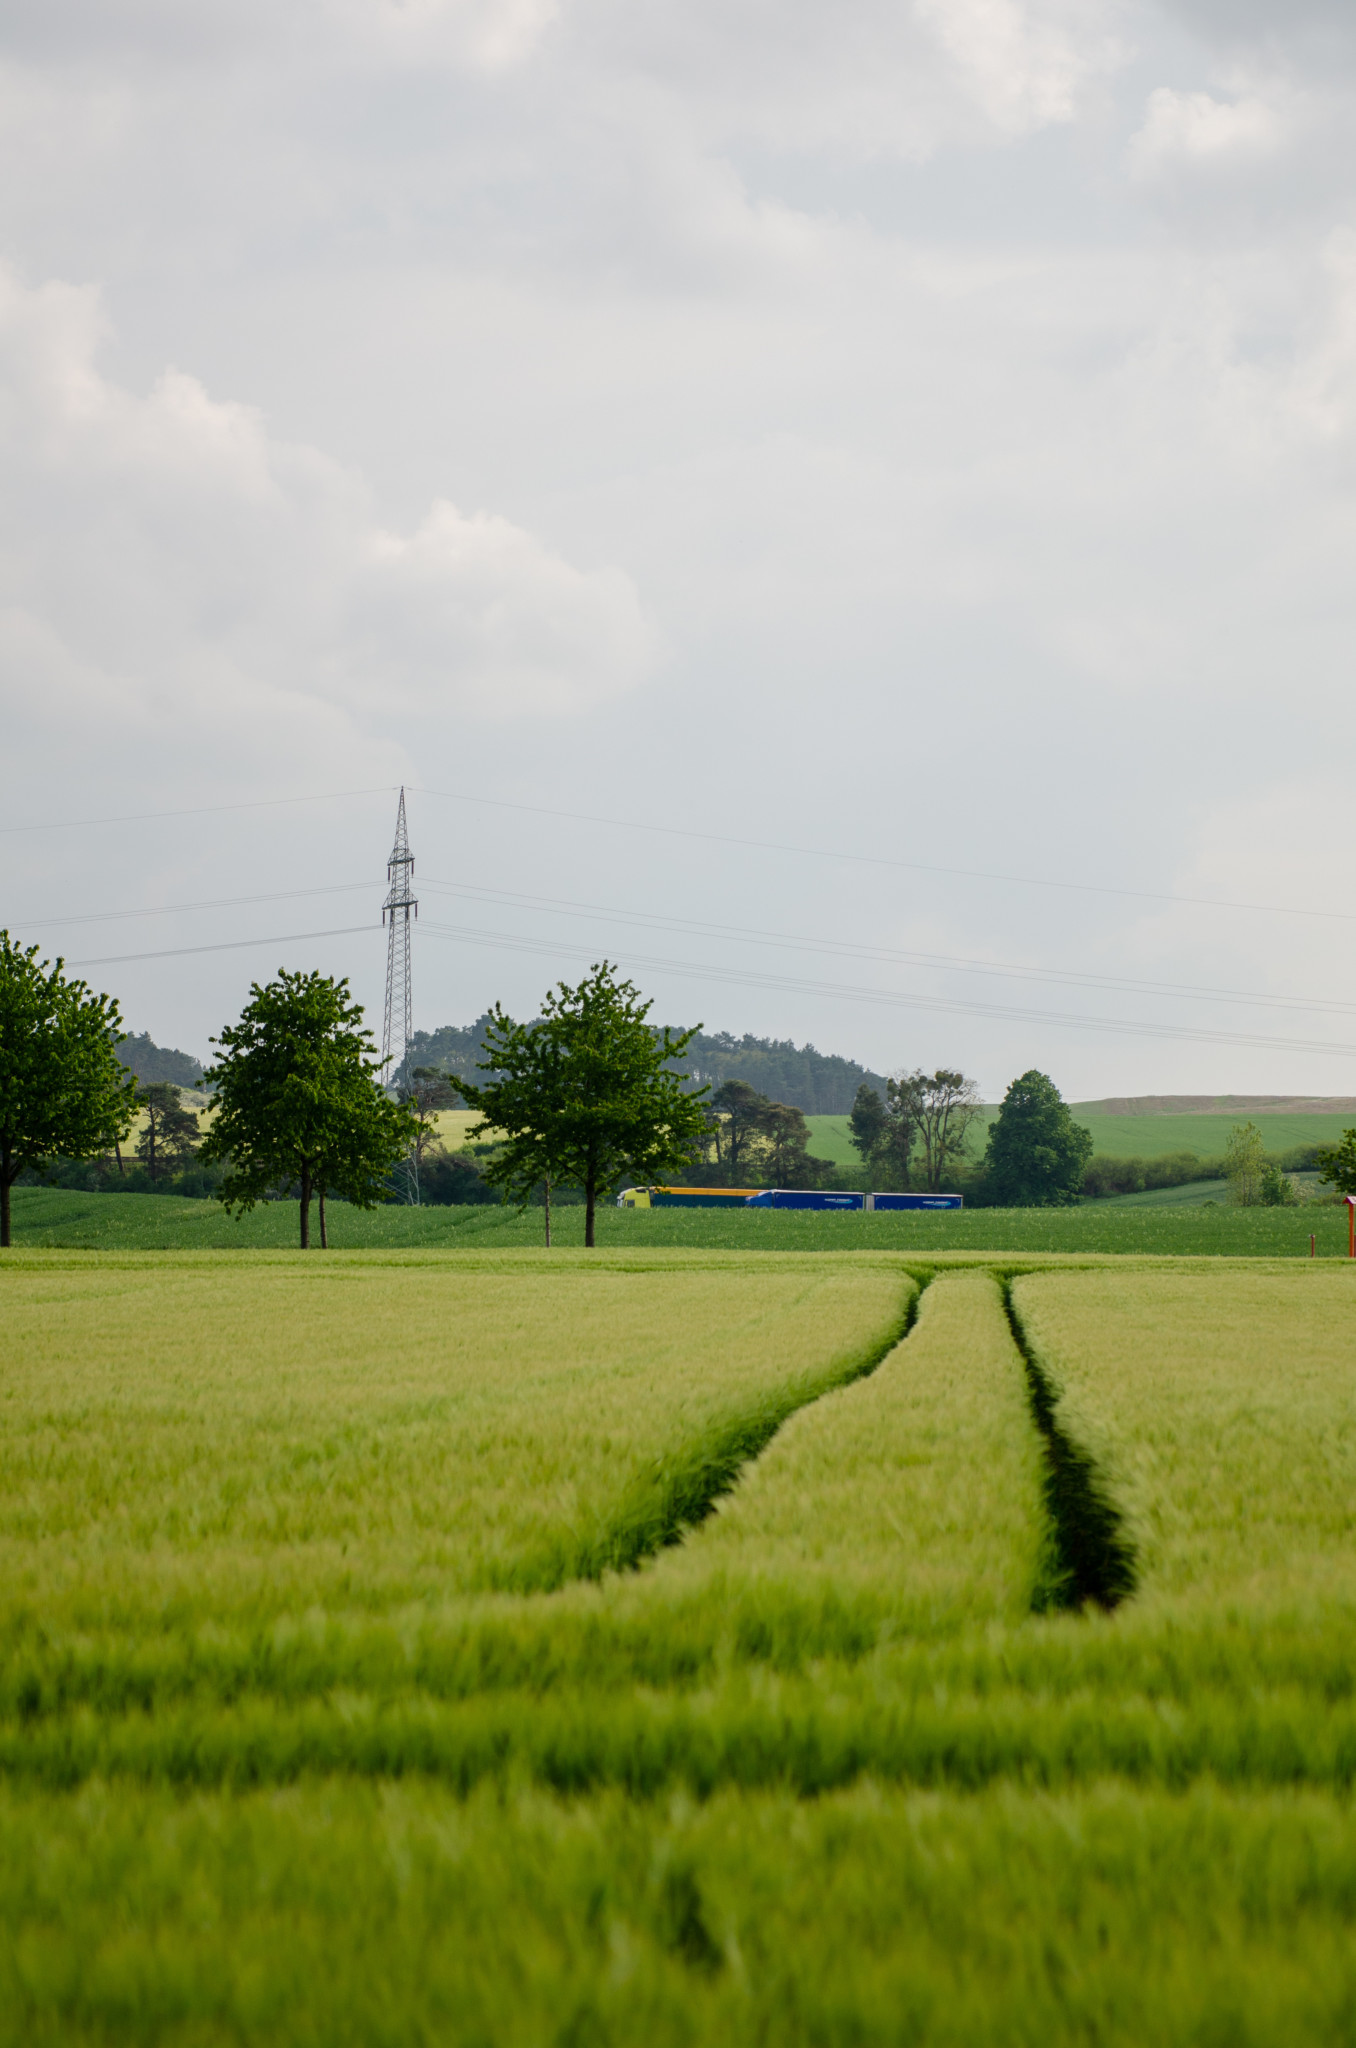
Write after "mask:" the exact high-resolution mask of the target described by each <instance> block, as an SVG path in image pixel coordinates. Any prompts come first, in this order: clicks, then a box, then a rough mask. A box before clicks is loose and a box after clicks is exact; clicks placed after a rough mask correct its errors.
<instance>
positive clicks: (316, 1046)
mask: <svg viewBox="0 0 1356 2048" xmlns="http://www.w3.org/2000/svg"><path fill="white" fill-rule="evenodd" d="M362 1018H363V1012H362V1006H361V1004H359V1003H355V1002H353V1001H351V1000H350V996H349V986H348V982H347V980H344V981H334V980H332V979H331V978H330V977H329V976H328V975H323V974H289V973H288V972H287V971H286V969H280V970H279V974H278V979H277V980H276V981H271V982H269V983H268V984H267V985H266V986H265V987H263V988H261V987H260V986H259V984H258V983H257V982H255V983H253V984H252V985H251V988H250V1001H249V1002H248V1003H247V1004H246V1005H245V1008H244V1010H243V1011H242V1012H241V1016H240V1022H239V1023H238V1024H228V1025H227V1026H226V1028H225V1029H224V1030H223V1032H222V1034H221V1036H220V1038H217V1039H213V1040H212V1041H211V1043H212V1044H213V1045H218V1046H220V1047H221V1052H220V1055H219V1057H218V1059H217V1061H216V1064H215V1065H214V1066H213V1067H212V1068H211V1070H210V1072H209V1073H208V1074H207V1075H206V1076H205V1077H204V1079H205V1081H206V1083H207V1084H208V1085H209V1086H211V1087H213V1088H214V1089H215V1090H216V1114H215V1116H214V1117H213V1119H212V1125H211V1129H210V1130H209V1132H208V1134H207V1136H206V1138H205V1139H204V1140H203V1144H202V1148H201V1152H200V1155H199V1156H200V1157H201V1158H202V1159H203V1160H204V1161H206V1160H212V1159H219V1160H222V1161H224V1162H225V1164H226V1167H227V1172H226V1177H225V1179H224V1180H223V1182H222V1187H221V1199H222V1201H223V1202H224V1203H225V1204H226V1206H227V1207H228V1208H233V1209H242V1210H247V1209H252V1208H253V1207H254V1205H255V1203H256V1202H258V1201H261V1200H262V1199H263V1198H264V1196H265V1195H267V1194H268V1193H270V1191H271V1190H273V1189H274V1188H276V1187H277V1186H278V1185H279V1184H280V1183H281V1184H282V1185H283V1186H284V1187H291V1186H292V1185H293V1183H294V1182H299V1183H300V1187H301V1244H302V1249H303V1250H306V1249H307V1248H308V1246H309V1245H310V1241H311V1197H312V1195H313V1194H320V1196H321V1197H322V1200H323V1197H324V1194H325V1191H326V1190H328V1191H329V1192H330V1193H332V1194H337V1195H341V1196H342V1197H343V1198H344V1200H345V1201H349V1202H353V1203H355V1204H356V1205H357V1206H358V1207H359V1208H362V1209H371V1208H375V1207H376V1205H377V1203H378V1202H380V1201H384V1200H385V1199H386V1196H387V1193H388V1190H387V1187H386V1175H387V1174H388V1173H389V1172H390V1170H391V1168H392V1167H393V1166H394V1165H395V1164H396V1162H397V1161H398V1160H399V1159H401V1158H403V1157H404V1155H405V1154H406V1152H407V1151H408V1150H409V1147H410V1143H411V1141H412V1138H413V1135H414V1123H415V1118H414V1114H413V1112H412V1111H411V1110H409V1109H407V1108H405V1107H404V1106H402V1105H401V1104H399V1103H395V1102H392V1101H390V1100H389V1099H388V1098H387V1096H386V1095H385V1093H384V1092H383V1090H382V1088H381V1086H380V1084H379V1081H378V1079H377V1076H378V1074H379V1073H380V1068H381V1063H380V1061H379V1059H378V1058H377V1056H376V1048H375V1047H374V1045H373V1043H372V1034H371V1033H370V1032H369V1031H367V1030H365V1029H364V1028H363V1023H362Z"/></svg>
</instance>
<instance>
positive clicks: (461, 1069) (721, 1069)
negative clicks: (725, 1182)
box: [401, 1016, 885, 1116]
mask: <svg viewBox="0 0 1356 2048" xmlns="http://www.w3.org/2000/svg"><path fill="white" fill-rule="evenodd" d="M488 1022H489V1018H488V1016H483V1017H478V1018H477V1019H476V1021H475V1023H474V1024H466V1025H457V1024H444V1025H443V1026H442V1028H441V1029H440V1030H438V1031H416V1032H415V1034H414V1036H413V1038H412V1039H411V1041H410V1049H409V1054H408V1056H407V1059H406V1063H405V1064H406V1068H407V1069H412V1068H414V1067H441V1068H442V1069H443V1071H444V1072H445V1073H447V1074H449V1075H451V1076H453V1077H455V1076H457V1075H458V1074H460V1075H463V1076H464V1077H465V1078H466V1079H467V1080H468V1081H470V1080H475V1079H477V1078H478V1077H477V1075H476V1071H475V1069H476V1061H477V1060H479V1059H480V1058H482V1056H483V1055H482V1053H481V1045H482V1043H483V1040H484V1035H485V1026H486V1025H487V1023H488ZM674 1065H675V1066H676V1067H678V1068H679V1069H685V1070H686V1071H687V1072H688V1073H689V1074H690V1075H691V1076H692V1084H693V1086H694V1087H696V1088H700V1087H702V1086H703V1084H704V1083H706V1082H710V1084H711V1087H712V1089H713V1090H714V1089H716V1088H719V1087H720V1086H721V1084H722V1082H725V1081H747V1082H748V1084H749V1086H750V1087H751V1088H756V1089H757V1090H758V1093H759V1094H760V1095H768V1096H771V1098H772V1100H773V1101H774V1102H784V1103H786V1104H787V1105H788V1106H789V1107H790V1108H792V1109H799V1110H803V1111H804V1113H805V1115H806V1116H846V1115H847V1113H848V1111H849V1110H850V1109H851V1108H852V1098H853V1097H854V1095H855V1094H856V1093H857V1090H858V1088H859V1087H860V1086H861V1084H862V1082H863V1081H869V1082H870V1084H871V1086H872V1087H873V1088H875V1089H877V1090H878V1091H879V1092H880V1094H882V1095H884V1093H885V1077H884V1076H883V1075H882V1074H873V1073H872V1072H871V1070H870V1069H869V1068H868V1067H862V1066H859V1065H858V1064H857V1062H856V1060H845V1059H843V1058H842V1057H841V1056H840V1055H839V1054H838V1053H827V1052H817V1051H816V1049H815V1047H814V1046H812V1045H794V1044H793V1043H792V1041H791V1040H790V1039H789V1038H754V1037H753V1036H752V1035H751V1034H750V1033H748V1032H745V1034H744V1036H743V1037H742V1038H736V1037H735V1036H734V1034H733V1032H730V1031H715V1032H711V1031H699V1032H698V1034H697V1036H696V1037H695V1038H694V1039H693V1041H692V1044H691V1045H690V1046H689V1047H688V1050H687V1053H686V1054H685V1055H684V1057H683V1059H682V1060H681V1061H676V1062H674ZM401 1078H402V1079H403V1078H405V1076H404V1075H403V1074H402V1077H401ZM479 1078H484V1077H483V1076H481V1077H479Z"/></svg>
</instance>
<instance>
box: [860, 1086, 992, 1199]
mask: <svg viewBox="0 0 1356 2048" xmlns="http://www.w3.org/2000/svg"><path fill="white" fill-rule="evenodd" d="M885 1096H886V1115H885V1127H884V1129H883V1131H882V1133H881V1137H880V1140H879V1142H878V1145H877V1148H876V1157H875V1163H876V1165H877V1168H878V1169H879V1168H881V1167H883V1168H884V1169H885V1170H886V1173H887V1175H888V1173H889V1172H890V1170H891V1169H893V1171H894V1172H895V1174H896V1175H897V1178H896V1179H895V1180H894V1181H893V1182H887V1184H889V1185H893V1186H896V1187H900V1188H907V1187H908V1186H909V1176H910V1173H911V1171H912V1160H913V1155H914V1148H915V1145H916V1146H917V1149H918V1162H917V1163H918V1168H919V1171H920V1172H921V1176H922V1181H923V1186H924V1187H925V1188H927V1189H928V1190H929V1191H930V1192H931V1193H932V1194H937V1193H939V1192H940V1191H941V1189H942V1188H943V1187H946V1186H949V1185H950V1183H951V1180H952V1178H953V1176H954V1174H955V1173H956V1171H957V1169H958V1167H959V1164H960V1162H961V1160H962V1159H963V1158H964V1157H965V1143H966V1138H967V1136H968V1134H969V1130H970V1126H971V1125H972V1124H973V1123H974V1121H975V1119H976V1118H977V1117H978V1116H980V1115H981V1114H982V1106H981V1104H980V1100H979V1090H978V1088H977V1087H976V1086H975V1083H974V1082H973V1081H970V1080H967V1079H966V1077H965V1075H964V1074H962V1073H960V1072H959V1071H958V1070H957V1069H956V1068H953V1067H939V1068H938V1069H937V1071H936V1073H935V1074H925V1073H924V1072H923V1070H922V1068H921V1067H916V1068H915V1069H914V1071H913V1073H911V1074H901V1075H899V1076H898V1077H897V1078H896V1079H894V1080H891V1081H887V1082H886V1084H885ZM881 1184H882V1183H881V1181H880V1179H879V1173H878V1178H877V1185H878V1186H880V1185H881Z"/></svg>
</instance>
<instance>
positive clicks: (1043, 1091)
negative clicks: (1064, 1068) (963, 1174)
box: [985, 1067, 1092, 1209]
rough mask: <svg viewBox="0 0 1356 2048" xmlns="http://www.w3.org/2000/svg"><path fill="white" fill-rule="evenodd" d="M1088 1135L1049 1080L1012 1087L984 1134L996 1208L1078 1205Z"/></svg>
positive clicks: (1035, 1076)
mask: <svg viewBox="0 0 1356 2048" xmlns="http://www.w3.org/2000/svg"><path fill="white" fill-rule="evenodd" d="M1091 1157H1092V1133H1091V1132H1090V1131H1087V1130H1085V1129H1084V1128H1083V1126H1082V1124H1076V1123H1075V1122H1074V1120H1073V1118H1072V1116H1071V1115H1070V1114H1069V1106H1068V1104H1067V1103H1066V1102H1065V1100H1064V1098H1063V1096H1062V1095H1061V1094H1060V1092H1059V1090H1058V1088H1056V1086H1055V1084H1054V1082H1053V1081H1052V1080H1051V1079H1050V1077H1049V1075H1048V1074H1040V1073H1037V1072H1036V1070H1035V1068H1034V1067H1033V1068H1032V1069H1031V1071H1030V1072H1029V1073H1025V1074H1022V1075H1021V1076H1020V1077H1019V1078H1018V1079H1017V1080H1016V1081H1014V1082H1013V1084H1012V1086H1011V1087H1010V1088H1009V1090H1008V1092H1007V1094H1006V1095H1005V1096H1004V1097H1003V1102H1002V1106H1001V1108H1000V1109H999V1112H998V1116H997V1118H996V1120H995V1122H994V1123H993V1125H992V1126H991V1128H990V1130H989V1143H988V1149H987V1151H986V1153H985V1166H986V1171H987V1178H988V1182H989V1186H990V1188H991V1190H992V1192H993V1196H994V1199H995V1201H996V1202H997V1203H998V1204H999V1206H1000V1207H1005V1208H1013V1209H1034V1208H1050V1207H1058V1206H1063V1205H1066V1204H1068V1203H1071V1202H1076V1201H1077V1200H1078V1196H1079V1191H1080V1189H1081V1188H1082V1185H1083V1169H1084V1167H1085V1166H1086V1165H1087V1163H1088V1161H1089V1159H1090V1158H1091Z"/></svg>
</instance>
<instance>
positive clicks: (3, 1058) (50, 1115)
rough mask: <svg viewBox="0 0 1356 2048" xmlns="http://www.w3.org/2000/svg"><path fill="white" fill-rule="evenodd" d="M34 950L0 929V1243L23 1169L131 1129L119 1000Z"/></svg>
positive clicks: (96, 1146) (93, 1150) (85, 1154)
mask: <svg viewBox="0 0 1356 2048" xmlns="http://www.w3.org/2000/svg"><path fill="white" fill-rule="evenodd" d="M37 953H38V949H37V947H36V946H19V945H16V944H15V943H14V941H13V940H12V939H11V938H10V935H9V933H8V932H7V931H0V1245H7V1244H8V1243H9V1242H10V1190H11V1189H12V1187H13V1186H14V1183H15V1181H16V1180H17V1179H18V1177H19V1175H20V1174H21V1173H22V1172H23V1171H24V1169H25V1168H26V1167H30V1166H40V1165H41V1164H42V1163H43V1161H44V1160H47V1159H52V1158H62V1159H92V1158H94V1157H95V1155H96V1154H97V1153H100V1152H107V1151H108V1150H109V1148H110V1147H111V1146H113V1145H116V1144H118V1143H119V1142H120V1141H121V1140H122V1139H123V1138H125V1137H126V1136H127V1133H128V1132H129V1131H130V1129H131V1128H132V1115H133V1109H132V1097H133V1094H134V1092H135V1089H136V1082H135V1080H134V1079H133V1077H132V1076H131V1075H130V1074H129V1073H127V1072H126V1071H125V1069H124V1068H123V1067H122V1066H121V1065H120V1064H119V1062H118V1058H117V1055H116V1053H115V1051H114V1047H115V1046H116V1045H117V1044H118V1042H119V1040H120V1039H121V1037H122V1019H121V1017H120V1016H119V1014H118V1005H117V1003H116V1002H115V1001H114V1000H113V998H112V996H105V995H95V994H94V992H93V990H92V989H90V988H89V987H88V986H87V984H86V983H85V982H83V981H68V980H67V979H66V976H65V973H64V972H63V969H64V966H65V962H64V961H62V960H60V959H58V960H57V961H56V962H55V964H53V963H51V962H48V961H43V962H41V964H40V963H39V961H38V957H37Z"/></svg>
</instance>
